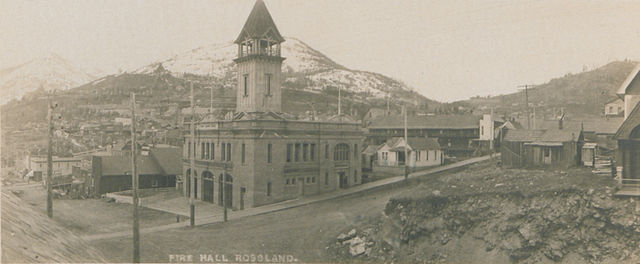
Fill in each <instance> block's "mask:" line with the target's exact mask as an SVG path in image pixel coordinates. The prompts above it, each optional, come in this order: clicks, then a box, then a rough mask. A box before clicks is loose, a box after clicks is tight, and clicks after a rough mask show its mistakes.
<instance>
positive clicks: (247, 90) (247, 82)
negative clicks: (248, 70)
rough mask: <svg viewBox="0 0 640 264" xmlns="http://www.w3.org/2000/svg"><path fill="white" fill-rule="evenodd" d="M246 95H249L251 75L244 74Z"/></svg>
mask: <svg viewBox="0 0 640 264" xmlns="http://www.w3.org/2000/svg"><path fill="white" fill-rule="evenodd" d="M243 77H244V82H243V84H244V96H248V95H249V75H248V74H245V75H244V76H243Z"/></svg>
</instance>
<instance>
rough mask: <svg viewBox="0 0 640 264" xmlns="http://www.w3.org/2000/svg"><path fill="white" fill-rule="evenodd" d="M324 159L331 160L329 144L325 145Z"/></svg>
mask: <svg viewBox="0 0 640 264" xmlns="http://www.w3.org/2000/svg"><path fill="white" fill-rule="evenodd" d="M324 159H329V144H326V145H324Z"/></svg>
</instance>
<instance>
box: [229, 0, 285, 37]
mask: <svg viewBox="0 0 640 264" xmlns="http://www.w3.org/2000/svg"><path fill="white" fill-rule="evenodd" d="M264 36H268V37H270V38H271V39H273V40H275V41H277V42H284V38H283V37H282V35H280V32H279V31H278V28H277V27H276V24H275V23H274V22H273V19H272V18H271V14H269V10H267V6H266V5H265V4H264V2H263V1H262V0H257V1H256V4H255V5H254V6H253V10H251V13H250V14H249V18H247V22H245V23H244V27H243V28H242V31H240V35H239V36H238V38H236V41H234V43H236V44H238V43H240V42H242V41H243V40H245V39H247V38H260V37H264Z"/></svg>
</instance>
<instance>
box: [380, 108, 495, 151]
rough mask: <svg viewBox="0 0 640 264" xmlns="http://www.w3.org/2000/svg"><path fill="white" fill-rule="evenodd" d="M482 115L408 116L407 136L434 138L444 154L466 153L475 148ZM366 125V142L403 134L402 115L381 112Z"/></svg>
mask: <svg viewBox="0 0 640 264" xmlns="http://www.w3.org/2000/svg"><path fill="white" fill-rule="evenodd" d="M482 118H483V117H482V116H475V115H425V116H408V117H407V136H408V137H429V138H437V139H438V143H439V144H440V146H441V147H442V150H443V151H444V152H445V154H447V155H449V156H469V155H471V154H473V152H474V151H475V150H476V147H475V146H474V140H476V141H477V140H478V139H479V138H480V120H481V119H482ZM367 129H368V133H367V143H368V144H373V145H380V144H383V143H384V142H386V141H387V140H388V139H390V138H393V137H402V136H404V119H403V117H402V116H384V117H381V118H378V119H374V120H371V121H370V123H369V124H368V126H367ZM489 129H490V130H493V129H494V127H492V128H488V130H489Z"/></svg>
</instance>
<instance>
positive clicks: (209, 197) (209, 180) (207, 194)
mask: <svg viewBox="0 0 640 264" xmlns="http://www.w3.org/2000/svg"><path fill="white" fill-rule="evenodd" d="M213 197H214V190H213V173H211V172H210V171H203V172H202V200H203V201H205V202H210V203H213Z"/></svg>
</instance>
